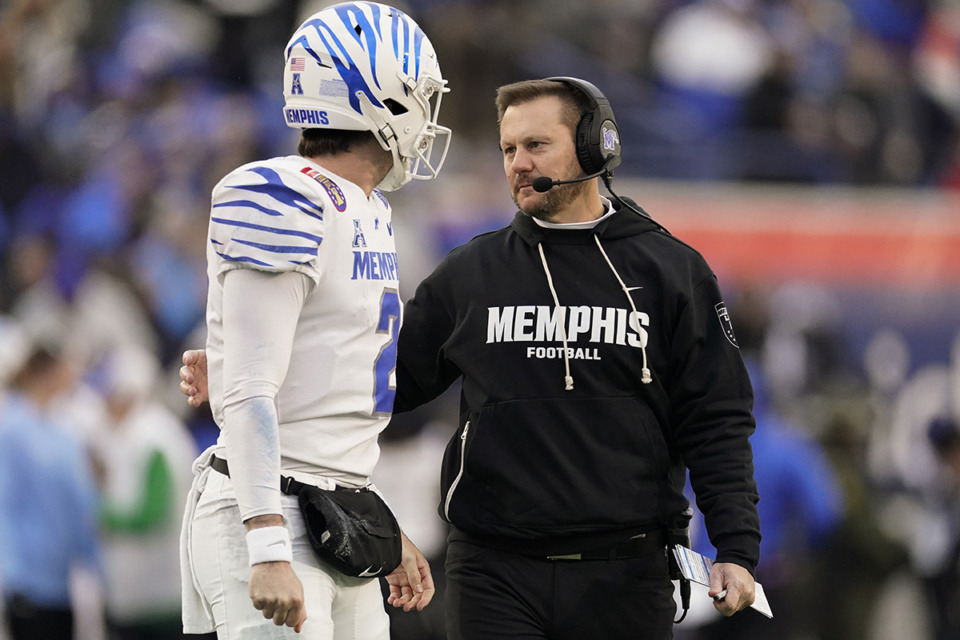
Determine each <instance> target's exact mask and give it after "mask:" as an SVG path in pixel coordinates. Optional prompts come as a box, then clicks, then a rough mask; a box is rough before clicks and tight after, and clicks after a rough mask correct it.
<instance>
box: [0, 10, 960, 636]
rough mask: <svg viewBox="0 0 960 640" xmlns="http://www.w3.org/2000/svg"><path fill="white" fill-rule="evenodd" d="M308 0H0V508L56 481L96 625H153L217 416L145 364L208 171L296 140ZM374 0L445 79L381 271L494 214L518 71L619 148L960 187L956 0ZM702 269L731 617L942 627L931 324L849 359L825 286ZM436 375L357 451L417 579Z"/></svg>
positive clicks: (187, 268) (163, 610) (430, 490)
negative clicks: (751, 508)
mask: <svg viewBox="0 0 960 640" xmlns="http://www.w3.org/2000/svg"><path fill="white" fill-rule="evenodd" d="M326 4H330V3H328V2H327V3H325V2H312V1H309V0H301V1H294V0H139V1H134V0H7V1H6V2H5V3H3V4H2V5H0V262H2V264H3V269H2V271H0V375H2V376H3V384H4V399H3V400H2V401H0V402H3V403H4V405H3V408H2V409H0V415H2V416H3V420H2V421H0V434H6V435H3V436H2V437H3V438H7V437H9V438H11V439H10V440H9V441H7V440H3V441H2V442H4V443H6V445H2V446H0V455H4V457H3V458H2V459H0V495H3V496H6V498H5V499H4V500H0V509H3V511H0V525H3V524H4V523H6V522H10V521H11V517H13V516H14V515H15V514H19V513H21V512H22V511H21V510H23V509H25V508H27V507H28V506H29V505H26V506H25V504H24V500H25V499H26V498H27V497H29V498H31V499H32V500H33V501H43V500H44V499H45V496H46V495H48V493H54V492H56V489H55V487H57V486H61V485H58V484H57V483H65V484H69V486H71V487H73V488H74V492H73V493H71V494H70V495H72V496H73V497H72V498H70V497H68V496H66V495H65V494H64V495H58V496H57V499H58V500H72V501H73V502H72V505H73V507H75V508H76V509H77V511H76V512H75V518H76V519H75V520H72V521H71V522H73V523H74V525H75V526H72V527H70V528H69V535H70V536H72V540H71V541H70V545H74V547H71V548H75V549H76V553H75V556H74V557H73V558H71V559H70V560H71V561H74V560H75V561H76V562H78V563H80V564H83V565H87V566H89V567H92V570H91V571H92V574H93V575H94V576H96V578H95V579H96V580H97V581H98V583H99V584H102V585H104V586H103V596H102V597H101V598H100V600H99V602H101V604H102V605H103V606H104V608H105V611H106V615H107V620H108V622H109V624H108V629H109V631H110V633H113V634H114V637H116V638H131V639H135V638H138V637H155V636H146V635H140V636H138V635H136V634H137V633H147V631H144V629H145V628H147V627H149V628H150V629H151V630H152V632H155V631H156V629H157V627H160V628H162V627H163V625H164V624H165V623H169V621H170V620H171V619H174V618H175V611H174V610H175V608H176V600H175V599H172V595H171V594H174V593H179V591H178V588H179V587H178V585H177V584H175V578H176V576H175V575H172V574H171V573H170V572H171V571H172V570H176V569H177V557H176V555H175V545H174V547H173V549H174V550H173V551H171V547H170V540H171V539H172V538H171V536H173V535H174V534H173V533H171V532H173V531H174V529H175V528H176V526H178V525H179V517H180V513H179V509H180V504H181V503H180V500H182V499H183V496H185V491H186V490H185V488H184V487H183V486H182V484H183V482H184V481H185V478H187V479H188V478H189V475H190V462H191V460H192V457H193V455H194V454H195V453H196V452H197V451H199V450H200V449H202V448H203V447H205V446H206V445H208V444H210V443H211V442H212V440H213V439H214V438H215V435H216V429H215V427H214V426H213V425H212V424H211V422H210V417H209V413H208V412H205V411H204V410H198V411H195V410H189V409H188V407H187V406H186V404H185V402H184V401H183V399H182V397H180V396H179V393H178V391H177V389H176V374H175V373H174V372H175V370H176V368H177V366H178V359H179V355H180V353H181V351H182V350H183V349H184V348H185V347H196V346H200V345H202V344H203V339H204V333H203V319H204V318H203V316H204V305H205V296H206V282H205V271H204V265H205V257H204V251H205V246H204V240H205V233H206V226H207V217H208V206H209V194H210V190H211V188H212V187H213V185H214V184H215V183H216V182H217V181H218V180H219V179H220V178H221V177H222V176H223V175H224V174H225V173H226V172H228V171H229V170H231V169H233V168H234V167H236V166H239V165H240V164H242V163H244V162H248V161H251V160H254V159H259V158H264V157H269V156H273V155H287V154H290V153H293V152H294V150H295V146H296V145H295V141H296V132H295V131H293V130H290V129H287V128H286V127H285V126H284V124H283V121H282V120H281V117H280V109H281V106H282V93H281V86H280V83H281V80H282V67H281V61H282V49H283V46H284V44H285V43H286V40H287V38H288V36H289V34H290V33H291V32H292V30H293V28H294V27H295V25H297V24H299V22H300V21H301V20H302V19H303V18H304V17H305V16H306V15H308V14H309V13H312V12H314V11H316V10H318V9H319V8H321V7H322V6H325V5H326ZM396 4H397V6H401V7H403V8H405V9H407V10H408V11H409V12H410V13H411V15H413V16H414V17H415V18H416V19H417V21H418V22H419V23H420V25H421V26H422V27H423V28H424V30H425V31H426V32H427V33H428V35H429V37H430V38H431V40H432V42H433V44H434V45H435V47H436V49H437V51H438V55H439V56H440V61H441V68H442V69H443V71H444V75H445V77H446V78H447V79H448V80H449V81H450V87H451V89H452V91H451V93H450V94H448V95H447V96H445V97H444V100H443V108H442V110H441V117H440V120H441V123H443V124H445V125H447V126H450V127H451V128H453V130H454V140H453V143H452V145H451V152H450V157H449V158H448V160H447V165H446V167H445V168H444V173H443V175H442V177H441V179H440V180H439V181H438V183H437V185H432V184H431V185H428V186H421V185H411V186H410V187H408V188H406V189H405V190H404V191H403V192H401V193H398V194H396V196H395V198H392V201H393V202H394V206H395V207H396V208H397V210H398V211H400V212H401V215H402V216H404V217H405V220H406V222H404V219H400V220H398V227H399V228H401V229H402V231H403V233H401V234H400V235H401V239H400V240H398V243H399V244H400V245H401V248H400V251H401V255H402V260H403V261H404V262H403V264H404V267H405V278H407V280H406V283H405V285H404V286H405V287H407V288H408V290H407V295H409V293H412V287H413V286H414V285H415V284H416V282H417V281H418V280H419V277H421V276H423V275H425V274H426V272H427V271H428V270H429V269H430V268H431V267H432V265H433V264H434V263H435V262H436V261H437V260H438V259H439V257H440V256H441V255H442V254H443V252H444V251H446V250H447V249H449V248H451V247H452V246H455V245H456V244H458V243H460V242H462V241H464V240H466V239H467V238H469V236H470V235H471V234H472V233H473V232H476V231H480V230H485V229H486V228H489V227H490V226H493V225H499V224H500V223H502V222H505V221H507V220H508V219H509V217H510V213H511V207H510V203H509V200H506V199H505V193H504V189H503V186H502V175H501V172H500V164H499V154H498V152H497V147H496V140H497V137H496V122H495V112H494V109H493V96H494V90H495V88H496V87H497V86H499V85H500V84H503V83H506V82H510V81H514V80H519V79H523V78H528V77H538V76H549V75H570V76H578V77H582V78H586V79H589V80H591V81H592V82H594V83H595V84H597V85H598V86H599V87H600V88H601V89H602V90H603V91H604V92H605V93H606V95H607V96H608V97H609V98H610V100H611V103H612V105H613V107H614V110H615V112H616V114H617V117H618V121H619V124H620V129H621V133H622V138H623V140H624V163H623V165H622V167H621V168H620V169H618V174H617V175H618V178H621V177H626V178H633V179H646V178H658V179H671V180H677V188H678V189H682V188H683V184H684V181H739V182H756V181H764V182H776V183H782V182H790V183H807V184H812V185H828V184H846V185H855V186H886V187H890V186H896V187H903V188H917V189H919V188H924V189H929V188H939V189H960V6H958V5H957V4H956V3H955V2H950V1H949V0H593V1H591V2H583V1H577V0H523V1H517V0H449V1H446V0H407V1H405V2H400V3H396ZM905 215H906V214H905ZM404 225H405V226H404ZM724 284H725V283H721V285H724ZM726 284H727V286H729V287H730V294H731V297H733V298H734V300H733V301H731V302H730V309H731V313H732V316H733V318H734V324H735V326H736V328H737V332H738V337H739V339H740V343H741V345H742V347H743V349H744V353H745V355H747V356H748V357H749V358H750V359H751V362H752V363H753V364H752V366H753V367H754V369H753V371H754V377H755V384H757V386H758V389H761V390H762V398H763V402H762V404H758V422H759V423H760V429H761V432H762V433H763V437H762V438H761V437H758V438H757V439H756V441H755V443H754V445H755V447H756V448H757V455H758V459H760V460H762V461H764V462H765V463H767V462H770V464H764V465H758V479H760V481H761V488H760V492H761V497H762V499H764V500H765V502H762V504H763V506H764V508H765V509H769V512H768V511H764V513H763V516H764V535H765V540H764V548H763V554H764V562H763V565H762V566H761V568H760V572H761V573H760V575H759V576H758V577H759V579H760V581H761V583H764V584H765V585H766V587H767V589H768V591H769V596H770V600H771V604H772V605H773V608H774V613H775V618H774V620H773V621H766V620H765V619H761V618H760V617H759V615H755V614H754V613H753V612H747V613H746V614H743V615H742V616H738V617H737V619H736V620H737V623H739V624H742V625H743V628H738V629H737V630H736V633H738V634H740V635H741V637H745V638H749V637H756V638H761V637H764V638H765V637H782V638H786V639H791V638H796V639H801V638H824V639H832V638H838V639H839V638H844V639H845V640H846V639H857V638H865V639H866V638H871V639H873V638H895V637H896V638H903V637H909V638H913V639H916V640H941V639H946V638H957V637H960V620H958V617H960V616H958V612H960V587H958V583H960V558H958V549H960V547H958V540H960V461H958V458H960V429H958V426H957V421H958V419H960V341H957V342H956V343H955V344H952V345H951V344H944V345H942V348H941V349H940V352H941V353H942V354H943V356H942V358H941V359H940V361H939V362H935V363H931V364H925V365H924V366H923V367H918V366H914V365H913V364H911V359H910V351H911V345H910V343H909V342H908V341H907V340H905V339H904V336H903V335H901V334H899V333H897V331H895V330H890V331H886V332H878V333H877V334H876V335H875V336H873V337H871V338H870V340H869V344H868V347H867V349H866V350H865V353H864V354H863V358H862V359H860V360H859V361H856V362H852V359H851V358H849V357H844V354H843V351H844V344H843V335H842V333H841V332H840V330H839V324H840V323H839V320H838V314H840V313H842V311H841V305H840V303H839V302H838V300H837V299H836V298H835V297H834V294H833V292H831V291H830V289H829V288H828V287H826V286H824V287H818V288H813V289H810V288H803V287H797V286H793V285H791V284H790V283H785V284H784V286H783V287H781V288H779V289H776V290H774V291H769V292H764V293H763V294H762V295H761V294H758V293H757V292H751V291H747V290H736V288H735V284H736V283H726ZM946 322H950V319H949V318H947V319H946ZM958 325H960V322H958ZM958 330H960V326H956V325H955V326H953V327H952V328H951V331H950V332H949V333H950V335H951V336H953V335H954V333H957V331H958ZM957 335H960V333H957ZM450 404H452V403H441V404H440V405H439V406H438V407H437V408H434V409H432V410H430V411H429V412H425V413H420V414H416V415H414V416H405V417H403V418H402V419H397V420H395V424H394V425H392V427H391V428H390V429H388V432H387V433H385V435H384V439H383V461H382V464H381V468H380V470H379V471H378V474H381V475H382V477H383V478H384V479H387V478H390V477H391V474H400V473H403V474H404V476H405V484H406V486H411V487H412V486H415V487H418V490H416V491H412V490H411V491H410V492H408V493H407V494H404V495H402V496H396V497H392V498H391V503H392V504H394V505H395V506H396V507H397V509H398V511H400V519H401V521H402V522H404V524H405V527H406V528H407V529H408V532H410V533H411V537H412V538H414V539H415V540H416V541H417V542H418V544H419V545H420V547H421V548H422V549H424V551H425V552H427V553H429V554H430V555H431V557H432V558H433V559H434V560H435V561H436V563H437V564H436V565H435V567H434V574H435V575H438V576H439V577H441V578H442V564H440V563H441V562H442V556H443V535H444V530H443V526H442V525H441V522H440V520H439V518H438V517H437V516H436V514H435V504H436V499H435V498H436V496H435V494H436V492H437V491H438V488H437V486H436V485H437V475H438V474H437V470H438V467H439V460H440V451H441V450H442V444H443V442H444V441H445V440H446V434H447V431H448V429H449V428H451V426H452V425H451V424H450V423H449V419H450V418H449V416H451V415H453V413H452V412H447V411H446V409H448V408H449V407H448V405H450ZM32 427H36V429H37V430H44V431H37V433H40V434H43V435H42V437H38V436H36V434H33V436H31V435H30V433H29V432H25V431H24V430H27V429H29V428H32ZM18 429H19V431H18ZM17 434H19V435H17ZM51 434H66V436H65V437H64V438H60V436H58V435H57V436H55V435H51ZM15 436H16V437H18V438H20V439H19V440H17V439H16V438H15ZM54 441H59V442H60V444H59V445H57V447H56V448H57V449H58V451H59V454H58V455H59V456H60V458H59V460H60V464H59V465H55V466H58V467H63V469H64V470H69V475H68V476H66V477H59V478H57V477H52V476H45V475H43V472H44V469H46V470H47V471H49V466H50V463H49V461H48V462H47V463H46V464H47V467H44V466H43V464H40V462H37V465H35V466H34V467H31V463H32V461H35V460H36V458H38V457H40V458H42V454H43V451H45V450H46V449H53V448H54V447H53V445H52V443H53V442H54ZM81 454H82V455H81ZM772 461H779V462H777V463H775V464H774V463H772ZM412 470H415V472H416V473H420V474H422V475H421V476H416V475H415V474H414V473H413V472H412ZM65 472H66V471H65ZM34 474H37V475H34ZM26 478H36V482H29V481H27V480H26ZM47 483H49V485H48V484H47ZM381 486H389V483H388V482H383V481H381ZM25 491H27V494H26V495H25V496H23V499H21V500H19V501H17V500H15V498H16V497H17V496H18V495H21V494H24V492H25ZM766 496H769V497H768V498H765V497H766ZM774 496H776V497H774ZM71 513H74V512H71ZM51 517H52V516H51ZM41 522H42V521H39V520H38V523H41ZM48 522H57V521H55V520H51V521H48ZM81 523H86V524H83V525H81ZM38 526H39V525H38ZM57 526H60V525H57ZM57 531H60V533H57V532H53V533H50V532H46V535H44V534H43V532H42V531H35V532H33V533H32V534H28V535H27V536H26V537H25V535H24V530H13V529H11V528H9V527H8V528H6V529H4V528H0V546H2V547H6V546H7V541H9V540H20V541H21V544H23V542H22V541H23V540H24V539H26V540H27V541H29V542H31V543H32V544H33V543H35V546H30V545H27V548H28V549H35V550H36V549H45V548H48V547H49V548H66V547H64V545H66V544H67V543H66V542H65V540H64V539H61V538H58V537H57V536H58V535H63V536H66V535H68V533H67V530H66V529H64V530H63V531H61V530H60V529H58V530H57ZM31 535H32V536H33V537H30V536H31ZM695 542H697V544H700V545H705V542H704V541H703V540H702V539H701V540H700V541H696V540H695ZM11 544H13V543H11ZM43 545H47V546H43ZM68 546H69V545H68ZM11 548H14V547H11ZM700 548H702V549H704V550H705V552H706V551H707V549H708V547H707V546H701V547H700ZM129 558H137V560H136V561H133V560H129ZM150 558H152V560H150ZM27 559H29V557H25V558H21V560H23V562H24V563H26V562H27ZM41 559H43V560H49V561H50V562H51V563H52V562H53V561H54V560H56V558H54V557H52V556H42V555H41ZM151 562H153V563H154V564H150V563H151ZM18 571H19V572H24V571H25V572H27V573H29V571H28V569H27V568H25V566H20V567H19V568H18V567H17V566H10V565H9V564H7V563H2V559H0V585H3V584H9V583H11V582H12V581H14V580H15V579H17V578H15V577H14V576H16V575H19V573H17V572H18ZM59 579H66V578H65V577H64V576H63V575H59V576H52V575H51V578H50V581H51V582H50V583H49V584H48V585H47V586H48V587H49V591H48V592H45V593H47V594H48V595H49V596H50V597H51V598H53V596H54V595H56V596H57V598H62V596H63V589H64V588H66V587H64V585H63V584H60V583H57V584H56V585H54V586H51V585H53V583H54V582H56V580H59ZM135 587H136V588H135ZM151 588H154V589H156V591H150V589H151ZM74 591H76V589H75V588H74ZM52 601H58V600H57V599H56V598H54V600H52ZM148 604H149V606H148ZM438 616H439V617H441V618H442V604H437V605H433V606H431V608H430V609H428V611H427V612H425V613H424V614H423V615H415V616H408V617H406V618H405V619H404V620H402V621H399V620H398V621H397V623H396V624H397V629H398V631H397V634H396V635H397V637H398V638H402V637H411V638H433V637H436V638H439V637H441V636H440V635H439V634H440V632H439V630H438V629H439V628H440V625H439V623H438ZM148 623H149V624H148ZM151 624H152V625H153V626H152V627H151V626H150V625H151ZM729 624H732V622H728V621H718V620H716V619H714V618H711V617H710V611H706V612H702V611H693V610H692V611H691V614H690V617H689V619H688V620H687V621H685V622H684V624H683V625H681V627H680V628H679V631H678V633H680V634H682V635H684V636H686V637H690V638H697V639H701V638H702V639H704V640H705V639H707V638H710V637H733V636H732V635H729V634H730V633H732V628H730V627H729V626H725V625H729ZM763 625H767V626H763ZM774 625H775V626H774ZM771 629H775V630H776V632H775V633H773V632H771ZM91 633H93V634H94V635H96V634H97V633H105V631H103V630H102V629H100V630H99V631H98V630H97V627H96V625H94V631H93V632H91ZM122 633H128V634H133V635H125V636H124V635H120V634H122ZM717 634H719V635H717ZM724 634H727V635H724ZM897 634H899V635H897ZM2 635H3V631H2V630H0V638H2ZM84 640H97V639H96V638H95V637H93V636H89V635H88V636H87V638H85V639H84Z"/></svg>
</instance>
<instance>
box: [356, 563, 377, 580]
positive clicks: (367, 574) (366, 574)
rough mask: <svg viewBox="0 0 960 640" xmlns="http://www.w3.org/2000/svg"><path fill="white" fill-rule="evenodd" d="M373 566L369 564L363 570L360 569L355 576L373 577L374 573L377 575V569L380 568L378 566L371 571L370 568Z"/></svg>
mask: <svg viewBox="0 0 960 640" xmlns="http://www.w3.org/2000/svg"><path fill="white" fill-rule="evenodd" d="M373 568H374V565H370V566H369V567H367V568H366V569H364V570H363V571H361V572H360V573H359V574H357V577H358V578H372V577H374V576H375V575H377V571H379V570H380V569H379V568H378V569H377V570H376V571H373V572H371V571H370V570H371V569H373Z"/></svg>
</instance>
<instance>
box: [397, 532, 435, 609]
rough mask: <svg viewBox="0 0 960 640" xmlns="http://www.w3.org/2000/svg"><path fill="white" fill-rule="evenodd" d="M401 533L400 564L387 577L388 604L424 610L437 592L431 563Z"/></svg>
mask: <svg viewBox="0 0 960 640" xmlns="http://www.w3.org/2000/svg"><path fill="white" fill-rule="evenodd" d="M400 535H401V536H402V537H403V554H402V555H401V560H400V566H399V567H397V568H396V569H394V570H393V573H391V574H390V575H388V576H387V577H386V580H387V584H388V585H389V586H390V595H389V596H387V604H391V605H393V606H394V607H397V608H399V607H403V610H404V611H413V610H414V609H416V610H417V611H423V610H424V609H425V608H426V606H427V605H428V604H430V601H431V600H433V595H434V593H436V588H435V587H434V586H433V574H432V573H431V572H430V564H429V563H428V562H427V559H426V558H425V557H424V556H423V554H422V553H420V549H417V547H416V545H415V544H413V543H412V542H410V539H409V538H407V536H406V534H404V533H403V532H402V531H401V532H400Z"/></svg>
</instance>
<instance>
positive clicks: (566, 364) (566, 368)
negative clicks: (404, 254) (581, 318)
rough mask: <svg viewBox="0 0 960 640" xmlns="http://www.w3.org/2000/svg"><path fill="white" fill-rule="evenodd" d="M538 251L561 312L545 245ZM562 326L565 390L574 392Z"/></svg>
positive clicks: (538, 246)
mask: <svg viewBox="0 0 960 640" xmlns="http://www.w3.org/2000/svg"><path fill="white" fill-rule="evenodd" d="M537 250H539V251H540V263H541V264H542V265H543V272H544V273H546V274H547V286H549V287H550V295H552V296H553V304H554V306H555V307H556V309H557V311H558V312H559V310H560V299H559V298H557V290H556V289H554V288H553V276H551V275H550V267H548V266H547V256H545V255H544V254H543V243H542V242H538V243H537ZM558 324H559V325H560V337H561V338H562V339H563V367H564V371H565V373H566V375H565V376H564V377H563V383H564V387H563V388H564V390H565V391H573V376H571V375H570V356H569V355H567V328H566V326H564V325H565V323H564V322H563V319H562V318H561V319H560V322H559V323H558Z"/></svg>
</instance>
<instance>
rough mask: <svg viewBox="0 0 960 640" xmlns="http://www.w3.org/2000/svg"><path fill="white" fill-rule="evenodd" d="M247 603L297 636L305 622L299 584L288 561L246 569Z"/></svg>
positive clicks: (304, 610)
mask: <svg viewBox="0 0 960 640" xmlns="http://www.w3.org/2000/svg"><path fill="white" fill-rule="evenodd" d="M250 600H251V601H252V602H253V606H254V607H255V608H256V609H259V610H260V611H261V612H262V613H263V617H264V618H272V619H273V624H275V625H277V626H278V627H282V626H283V625H287V626H288V627H293V630H294V631H296V632H297V633H300V628H301V627H302V626H303V622H304V621H305V620H306V619H307V609H306V607H305V606H304V601H303V585H302V584H301V583H300V579H299V578H298V577H297V574H295V573H294V572H293V568H292V567H291V566H290V563H289V562H262V563H260V564H255V565H253V566H252V567H250Z"/></svg>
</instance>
